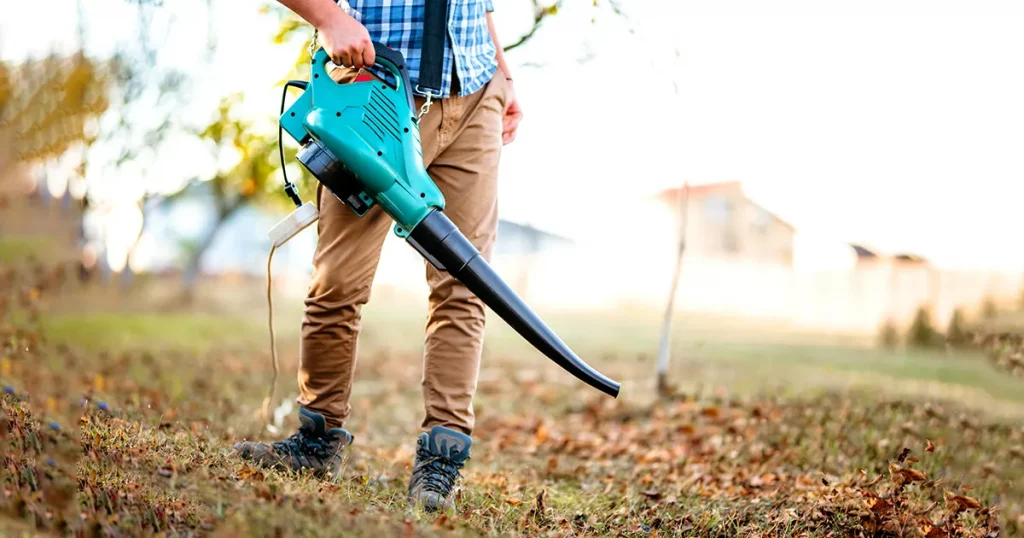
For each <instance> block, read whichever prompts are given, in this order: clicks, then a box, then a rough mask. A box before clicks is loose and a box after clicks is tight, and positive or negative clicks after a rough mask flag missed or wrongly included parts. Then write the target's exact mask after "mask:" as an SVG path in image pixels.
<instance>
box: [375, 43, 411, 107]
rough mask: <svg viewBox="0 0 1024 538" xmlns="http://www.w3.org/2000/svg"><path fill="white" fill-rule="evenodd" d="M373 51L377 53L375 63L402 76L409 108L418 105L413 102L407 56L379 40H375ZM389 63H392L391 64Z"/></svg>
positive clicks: (393, 73)
mask: <svg viewBox="0 0 1024 538" xmlns="http://www.w3.org/2000/svg"><path fill="white" fill-rule="evenodd" d="M373 53H374V55H375V58H374V65H379V66H382V67H384V68H385V69H387V70H388V71H392V73H391V74H392V75H396V76H401V78H402V83H401V86H403V87H404V88H403V89H404V90H405V96H406V98H407V99H408V100H409V110H413V109H415V108H416V106H415V104H413V100H412V84H411V82H410V81H409V70H408V69H407V68H406V66H405V56H403V55H402V53H401V52H398V51H397V50H394V49H392V48H389V47H388V46H387V45H385V44H383V43H379V42H377V41H374V42H373ZM381 60H383V62H381ZM387 64H391V65H390V66H389V65H387ZM389 68H393V69H389ZM395 71H397V73H395Z"/></svg>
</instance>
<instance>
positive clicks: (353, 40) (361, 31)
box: [319, 9, 376, 69]
mask: <svg viewBox="0 0 1024 538" xmlns="http://www.w3.org/2000/svg"><path fill="white" fill-rule="evenodd" d="M337 14H338V16H337V17H331V19H330V20H329V21H328V23H327V24H325V25H324V27H323V28H320V29H319V40H320V45H321V46H322V47H323V48H324V50H325V51H326V52H327V55H328V56H330V57H331V61H332V62H334V64H335V65H341V66H345V67H354V68H356V69H361V68H363V67H371V66H373V62H374V61H376V54H375V53H374V50H373V42H372V41H370V33H369V32H367V31H366V27H365V26H363V25H362V24H359V21H357V20H355V19H353V18H352V17H351V16H349V14H347V13H345V12H344V11H342V10H340V9H338V10H337Z"/></svg>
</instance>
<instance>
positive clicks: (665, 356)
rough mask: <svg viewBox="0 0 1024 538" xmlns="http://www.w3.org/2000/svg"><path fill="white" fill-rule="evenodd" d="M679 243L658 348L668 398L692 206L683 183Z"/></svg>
mask: <svg viewBox="0 0 1024 538" xmlns="http://www.w3.org/2000/svg"><path fill="white" fill-rule="evenodd" d="M679 198H680V204H679V243H678V250H677V251H676V266H675V269H674V270H673V271H672V284H671V285H670V286H669V292H668V304H667V305H666V306H665V317H664V318H663V321H662V326H661V345H660V346H659V348H658V394H660V395H662V396H667V395H668V394H669V393H670V392H671V389H670V387H669V383H668V366H669V359H670V357H671V355H672V350H671V347H672V314H673V313H674V311H675V301H676V294H677V290H678V287H679V274H680V273H681V272H682V268H683V253H684V252H685V251H686V221H687V213H688V211H689V205H690V186H689V184H688V183H683V188H682V189H680V192H679Z"/></svg>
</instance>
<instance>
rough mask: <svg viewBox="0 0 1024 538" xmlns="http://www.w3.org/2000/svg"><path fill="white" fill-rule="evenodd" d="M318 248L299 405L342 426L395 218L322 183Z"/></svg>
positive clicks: (305, 322) (343, 75)
mask: <svg viewBox="0 0 1024 538" xmlns="http://www.w3.org/2000/svg"><path fill="white" fill-rule="evenodd" d="M357 74H358V73H357V72H355V71H354V70H349V69H335V70H334V71H333V72H332V73H331V77H332V78H334V79H335V80H336V81H338V82H340V83H348V82H351V81H353V80H354V79H355V77H356V75H357ZM316 198H317V207H318V208H319V211H320V220H319V221H318V222H317V247H316V252H315V254H314V256H313V278H312V283H311V284H310V288H309V291H308V294H307V296H306V299H305V311H304V314H303V318H302V335H301V342H300V347H299V373H298V379H299V397H298V400H297V401H298V404H299V405H301V406H303V407H306V408H308V409H309V410H311V411H315V412H317V413H320V414H322V415H324V417H325V418H326V420H327V425H328V427H330V428H334V427H340V426H342V425H343V423H344V422H345V420H346V419H347V418H348V416H349V413H350V411H351V405H350V404H349V398H350V396H351V394H352V381H353V377H354V373H355V367H356V351H357V347H358V346H357V340H358V337H359V329H360V322H361V318H360V314H361V311H362V307H363V305H365V304H366V303H367V301H369V299H370V288H371V286H372V284H373V277H374V274H375V273H376V270H377V264H378V262H379V260H380V252H381V247H382V246H383V243H384V238H385V237H386V236H387V233H388V230H389V228H390V224H391V222H392V221H391V220H390V218H389V217H388V215H387V214H386V213H385V212H384V211H383V210H381V209H380V208H379V207H374V208H372V209H371V210H370V212H368V213H367V214H366V215H364V216H363V217H359V216H357V215H356V214H355V213H353V212H352V210H351V209H349V208H348V207H346V206H345V205H344V204H343V203H341V201H340V200H338V198H337V197H335V196H334V195H333V194H332V193H331V192H330V191H328V190H327V189H325V188H324V187H323V185H321V184H319V183H318V184H317V190H316Z"/></svg>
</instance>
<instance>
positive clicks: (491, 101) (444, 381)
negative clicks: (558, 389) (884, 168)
mask: <svg viewBox="0 0 1024 538" xmlns="http://www.w3.org/2000/svg"><path fill="white" fill-rule="evenodd" d="M506 84H507V83H506V81H505V79H504V76H503V75H502V74H501V73H500V71H499V72H498V73H497V74H496V75H495V78H494V79H493V80H492V81H491V82H490V83H489V84H488V85H487V86H486V87H484V88H483V89H482V90H480V91H478V92H476V93H475V94H473V95H469V96H465V97H455V98H449V99H444V100H442V101H441V102H440V103H435V104H434V107H437V106H438V105H440V108H441V117H440V121H438V122H436V123H437V125H436V129H437V131H436V132H431V133H427V138H431V139H432V141H433V145H432V146H431V147H430V148H429V151H428V148H426V147H425V148H424V157H425V159H426V160H427V162H428V167H427V171H428V173H429V174H430V176H431V178H433V180H434V181H435V182H436V183H437V185H438V187H439V188H440V189H441V192H442V193H443V194H444V196H445V201H446V207H445V214H446V215H447V216H448V218H450V219H451V220H452V222H453V223H455V225H456V226H458V227H459V229H460V230H461V231H462V233H463V234H465V236H466V238H468V239H469V241H470V242H471V243H473V245H474V246H476V248H477V249H478V250H480V252H481V254H482V255H483V256H484V257H485V259H488V260H489V259H490V255H491V251H492V248H493V245H494V241H495V238H496V234H497V228H498V205H497V183H498V161H499V157H500V154H501V147H502V141H501V131H502V123H501V120H502V115H503V111H504V105H505V98H506V87H507V86H506ZM423 127H424V128H428V127H429V128H434V125H433V124H431V125H427V124H423ZM435 151H436V153H435ZM426 267H427V275H426V276H427V282H428V284H429V287H430V297H429V303H428V304H429V311H428V317H427V326H426V343H425V353H424V364H423V380H422V385H423V396H424V407H425V417H424V420H423V424H422V426H423V429H424V430H428V429H430V428H431V427H433V426H435V425H441V426H444V427H447V428H452V429H454V430H458V431H461V432H463V433H465V434H467V435H469V434H471V433H472V431H473V426H474V421H475V416H474V413H473V405H472V404H473V396H474V395H475V393H476V387H477V380H478V377H479V372H480V358H481V354H482V351H483V337H484V325H485V314H484V312H485V310H484V309H485V306H484V304H483V302H482V301H481V300H480V299H478V298H477V297H476V296H475V295H473V294H472V293H471V292H470V291H469V290H468V289H467V288H466V287H465V286H464V285H463V284H462V283H461V282H459V281H458V280H456V279H455V278H453V277H452V276H451V275H450V274H448V273H447V272H442V271H438V270H436V269H435V268H434V267H433V266H432V265H430V264H426Z"/></svg>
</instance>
